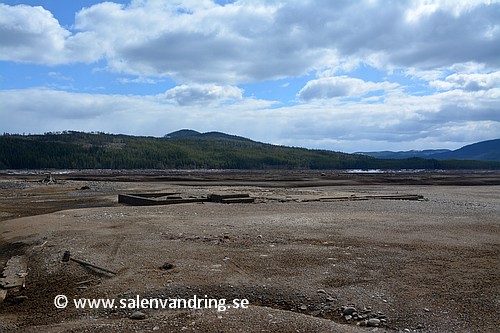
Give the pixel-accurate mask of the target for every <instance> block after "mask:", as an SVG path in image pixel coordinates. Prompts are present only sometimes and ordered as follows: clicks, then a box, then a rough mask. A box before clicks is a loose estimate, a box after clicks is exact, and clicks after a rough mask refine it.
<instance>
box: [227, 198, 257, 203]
mask: <svg viewBox="0 0 500 333" xmlns="http://www.w3.org/2000/svg"><path fill="white" fill-rule="evenodd" d="M254 201H255V199H254V198H225V199H222V200H221V203H225V204H231V203H252V202H254Z"/></svg>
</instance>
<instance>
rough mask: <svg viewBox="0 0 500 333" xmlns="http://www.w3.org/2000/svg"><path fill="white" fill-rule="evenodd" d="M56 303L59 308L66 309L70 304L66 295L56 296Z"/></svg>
mask: <svg viewBox="0 0 500 333" xmlns="http://www.w3.org/2000/svg"><path fill="white" fill-rule="evenodd" d="M54 305H55V307H56V308H58V309H64V308H66V307H67V306H68V298H67V297H66V296H65V295H57V296H56V297H55V298H54Z"/></svg>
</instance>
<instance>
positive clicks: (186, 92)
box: [158, 84, 243, 106]
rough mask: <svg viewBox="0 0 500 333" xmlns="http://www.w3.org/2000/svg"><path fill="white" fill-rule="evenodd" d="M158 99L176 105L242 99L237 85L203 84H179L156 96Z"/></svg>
mask: <svg viewBox="0 0 500 333" xmlns="http://www.w3.org/2000/svg"><path fill="white" fill-rule="evenodd" d="M158 97H159V99H160V100H165V101H168V102H173V103H175V104H177V105H181V106H185V105H218V104H221V103H224V102H229V101H239V100H241V99H243V91H242V90H241V89H240V88H238V87H232V86H218V85H214V84H205V85H199V84H197V85H191V86H188V85H181V86H177V87H174V88H172V89H169V90H167V91H166V92H165V93H163V94H161V95H159V96H158Z"/></svg>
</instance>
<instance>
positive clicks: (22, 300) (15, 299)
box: [12, 296, 28, 304]
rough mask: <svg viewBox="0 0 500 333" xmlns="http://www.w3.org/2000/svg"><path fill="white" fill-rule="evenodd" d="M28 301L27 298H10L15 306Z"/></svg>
mask: <svg viewBox="0 0 500 333" xmlns="http://www.w3.org/2000/svg"><path fill="white" fill-rule="evenodd" d="M27 299H28V296H15V297H13V298H12V302H14V303H15V304H20V303H22V302H24V301H26V300H27Z"/></svg>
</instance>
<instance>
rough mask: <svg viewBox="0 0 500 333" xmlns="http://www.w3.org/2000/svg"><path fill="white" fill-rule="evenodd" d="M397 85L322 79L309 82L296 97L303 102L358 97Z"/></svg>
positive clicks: (348, 79) (345, 78) (343, 78)
mask: <svg viewBox="0 0 500 333" xmlns="http://www.w3.org/2000/svg"><path fill="white" fill-rule="evenodd" d="M397 87H398V84H397V83H390V82H386V81H384V82H365V81H363V80H361V79H356V78H350V77H347V76H335V77H323V78H319V79H316V80H311V81H309V82H307V84H306V85H305V86H304V87H303V88H302V89H301V90H300V91H299V93H298V94H297V96H298V97H299V98H300V99H301V100H304V101H310V100H314V99H329V98H336V97H360V96H364V95H366V94H367V93H369V92H373V91H381V90H389V89H394V88H397Z"/></svg>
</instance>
